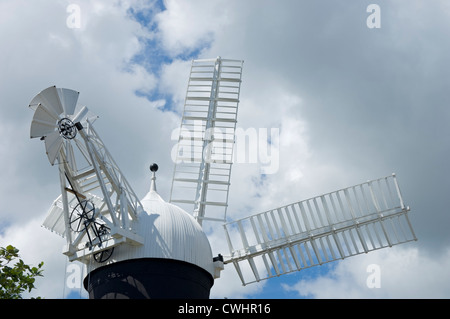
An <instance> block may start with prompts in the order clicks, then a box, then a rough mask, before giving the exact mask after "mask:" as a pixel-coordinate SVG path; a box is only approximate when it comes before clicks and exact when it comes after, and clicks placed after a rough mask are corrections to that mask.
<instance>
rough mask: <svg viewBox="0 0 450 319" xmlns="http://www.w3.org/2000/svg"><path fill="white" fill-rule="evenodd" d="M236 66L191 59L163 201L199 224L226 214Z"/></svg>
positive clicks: (221, 218) (237, 63)
mask: <svg viewBox="0 0 450 319" xmlns="http://www.w3.org/2000/svg"><path fill="white" fill-rule="evenodd" d="M242 66H243V61H240V60H229V59H222V58H220V57H218V58H216V59H208V60H194V61H192V65H191V71H190V77H189V82H188V87H187V92H186V99H185V105H184V111H183V116H182V123H181V128H180V136H179V140H178V144H177V152H176V156H175V157H176V159H175V168H174V174H173V179H172V187H171V192H170V200H169V201H170V202H172V203H176V204H179V205H180V206H184V208H186V210H187V211H192V212H193V215H194V217H195V218H196V219H197V221H198V222H199V223H200V224H201V223H202V221H203V220H219V221H225V218H226V211H227V206H228V190H229V186H230V175H231V166H232V159H233V147H234V134H235V130H236V118H237V110H238V104H239V93H240V87H241V78H242ZM206 207H208V216H206V215H205V208H206Z"/></svg>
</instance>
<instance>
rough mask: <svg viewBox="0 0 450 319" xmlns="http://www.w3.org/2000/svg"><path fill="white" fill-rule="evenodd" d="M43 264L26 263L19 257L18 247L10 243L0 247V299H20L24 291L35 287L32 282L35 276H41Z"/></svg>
mask: <svg viewBox="0 0 450 319" xmlns="http://www.w3.org/2000/svg"><path fill="white" fill-rule="evenodd" d="M17 259H18V261H17ZM14 261H15V264H14V266H12V267H11V266H10V265H11V264H12V263H13V262H14ZM43 265H44V262H41V263H40V264H39V265H38V266H37V267H31V266H29V265H26V264H25V263H24V262H23V260H22V259H20V256H19V249H17V248H15V247H13V246H11V245H9V246H7V247H6V248H3V247H0V299H22V293H23V292H24V291H26V290H28V292H30V291H31V290H32V289H33V288H35V287H34V282H35V280H36V277H38V276H42V271H43V269H41V268H42V266H43Z"/></svg>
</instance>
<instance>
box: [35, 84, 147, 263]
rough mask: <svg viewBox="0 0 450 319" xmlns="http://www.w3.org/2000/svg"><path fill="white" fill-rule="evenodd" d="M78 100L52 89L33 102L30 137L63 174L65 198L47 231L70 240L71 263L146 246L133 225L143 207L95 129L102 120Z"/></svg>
mask: <svg viewBox="0 0 450 319" xmlns="http://www.w3.org/2000/svg"><path fill="white" fill-rule="evenodd" d="M78 95H79V94H78V92H76V91H73V90H69V89H61V88H56V87H55V86H52V87H49V88H47V89H45V90H43V91H42V92H40V93H39V94H37V95H36V96H35V97H34V98H33V99H32V101H31V102H30V108H32V109H33V110H34V111H35V113H34V116H33V120H32V123H31V129H30V136H31V138H37V137H40V138H41V140H44V142H45V149H46V153H47V156H48V158H49V161H50V163H51V164H52V165H54V164H58V166H59V173H60V184H61V195H60V196H59V197H58V198H57V199H56V200H55V201H54V203H53V205H52V206H51V207H50V209H49V212H48V214H47V217H46V219H45V220H44V223H43V226H44V227H45V228H47V229H49V230H51V231H54V232H55V233H57V234H59V235H61V236H63V237H65V238H66V240H67V244H68V247H67V251H66V252H65V254H66V255H68V256H69V259H70V260H81V259H83V258H86V257H89V256H90V255H92V254H94V258H95V256H97V255H96V254H99V253H101V252H102V251H105V250H109V251H112V250H111V249H112V248H113V247H114V246H116V245H118V244H121V243H124V242H128V243H131V244H135V245H138V244H141V243H142V242H143V240H142V238H141V237H140V236H139V235H138V234H136V232H135V231H134V230H133V229H132V228H131V223H130V221H131V220H135V219H136V218H137V213H138V212H139V210H140V209H142V205H141V203H140V201H139V199H138V198H137V196H136V194H135V193H134V191H133V190H132V188H131V186H130V185H129V183H128V182H127V180H126V179H125V177H124V175H123V174H122V172H121V171H120V169H119V167H118V166H117V164H116V163H115V161H114V159H113V158H112V156H111V154H110V153H109V151H108V150H107V148H106V146H105V145H104V144H103V142H102V140H101V139H100V137H99V135H98V134H97V132H96V131H95V130H94V127H93V126H92V122H93V121H94V120H95V119H96V118H97V116H95V115H93V114H92V113H91V112H90V111H89V110H88V109H87V107H85V106H81V105H78V104H77V100H78ZM101 255H103V254H101Z"/></svg>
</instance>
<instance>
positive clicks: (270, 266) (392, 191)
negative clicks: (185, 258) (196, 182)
mask: <svg viewBox="0 0 450 319" xmlns="http://www.w3.org/2000/svg"><path fill="white" fill-rule="evenodd" d="M408 211H409V207H407V206H405V204H404V202H403V199H402V196H401V193H400V189H399V186H398V183H397V179H396V177H395V175H394V174H393V175H392V176H388V177H384V178H380V179H377V180H372V181H368V182H366V183H363V184H359V185H356V186H352V187H348V188H344V189H341V190H338V191H335V192H332V193H328V194H325V195H321V196H317V197H314V198H311V199H308V200H304V201H300V202H297V203H294V204H290V205H287V206H283V207H279V208H276V209H272V210H270V211H267V212H264V213H260V214H256V215H253V216H250V217H247V218H244V219H240V220H237V221H233V222H231V223H228V224H225V225H224V228H225V233H226V238H227V241H228V245H229V248H230V253H231V255H230V256H229V257H228V258H225V260H224V263H225V264H228V263H232V264H233V265H234V266H235V268H236V270H237V273H238V275H239V277H240V279H241V281H242V284H243V285H246V284H249V283H252V282H257V281H260V280H263V279H267V278H271V277H274V276H280V275H282V274H286V273H289V272H293V271H298V270H301V269H304V268H309V267H313V266H317V265H321V264H324V263H327V262H331V261H335V260H338V259H344V258H347V257H350V256H354V255H358V254H362V253H367V252H370V251H373V250H376V249H381V248H385V247H391V246H393V245H397V244H401V243H405V242H408V241H412V240H417V238H416V236H415V234H414V231H413V229H412V226H411V223H410V221H409V219H408V215H407V212H408ZM244 267H245V269H244ZM249 268H250V270H249ZM249 277H250V278H249Z"/></svg>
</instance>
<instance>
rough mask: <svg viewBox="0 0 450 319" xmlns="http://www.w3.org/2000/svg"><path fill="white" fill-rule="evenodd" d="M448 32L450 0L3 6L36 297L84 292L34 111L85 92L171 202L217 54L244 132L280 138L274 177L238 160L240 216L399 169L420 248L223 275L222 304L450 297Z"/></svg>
mask: <svg viewBox="0 0 450 319" xmlns="http://www.w3.org/2000/svg"><path fill="white" fill-rule="evenodd" d="M373 4H375V5H376V6H371V5H373ZM373 8H375V9H373ZM374 14H375V15H374ZM449 21H450V4H449V3H448V1H445V0H441V1H439V0H431V1H414V0H398V1H384V0H370V1H366V0H316V1H305V0H301V1H299V0H281V1H269V0H258V1H256V0H245V1H242V0H240V1H238V0H208V1H206V0H191V1H175V0H167V1H143V0H128V1H125V0H124V1H119V0H113V1H110V0H108V1H106V0H105V1H102V0H91V1H87V0H79V1H75V0H73V1H70V0H68V1H67V0H52V1H50V0H37V1H25V0H2V1H1V2H0V39H1V48H2V49H1V50H0V97H1V101H2V104H1V107H0V119H1V121H0V167H2V170H1V173H0V174H1V175H0V176H1V178H0V202H1V203H2V205H1V207H0V246H2V247H4V246H6V245H9V244H12V245H14V246H16V247H17V248H19V250H20V252H21V256H22V258H23V259H24V261H25V262H26V263H30V264H37V263H39V262H40V261H44V277H43V278H39V279H38V280H37V281H36V286H37V289H35V290H34V291H33V292H32V293H31V294H29V295H28V294H27V295H26V297H30V296H42V297H46V298H79V297H82V298H85V297H86V293H85V292H84V289H83V288H81V286H80V285H79V282H78V281H77V279H76V278H75V277H71V275H72V274H77V275H79V273H77V271H81V276H83V275H84V276H85V275H86V274H83V273H82V268H81V267H79V268H77V267H76V266H73V265H70V264H69V263H68V262H67V261H66V259H65V257H64V255H62V253H61V252H62V249H63V245H64V239H62V238H60V237H58V236H57V235H55V234H53V233H50V232H48V231H47V230H45V229H43V228H42V227H41V224H42V222H43V220H44V218H45V216H46V212H47V210H48V208H49V207H50V205H51V204H52V202H53V200H54V199H55V198H56V197H57V196H58V195H59V189H60V188H59V179H58V172H57V167H56V166H51V165H50V164H49V162H48V159H47V157H46V155H45V148H44V145H43V143H42V142H41V141H39V140H38V139H33V140H31V139H30V137H29V128H30V124H31V119H32V117H33V111H32V110H31V109H29V108H28V104H29V102H30V101H31V99H32V98H33V97H34V96H35V95H36V94H37V93H39V92H40V91H41V90H43V89H45V88H47V87H49V86H52V85H56V86H57V87H64V88H70V89H74V90H77V91H79V92H80V98H79V103H82V104H85V105H87V106H88V108H89V109H90V110H91V111H92V112H94V113H95V114H97V115H99V119H98V120H97V121H96V122H95V127H96V130H97V132H98V133H99V135H100V136H101V137H102V139H103V141H104V142H105V144H106V145H107V147H108V149H109V151H110V153H111V154H112V156H113V157H114V159H115V161H116V162H117V164H118V165H119V167H120V168H121V170H122V172H123V173H124V174H125V176H126V177H127V179H128V181H129V182H130V183H131V185H132V186H133V189H134V190H135V192H136V193H137V194H138V196H139V197H141V198H142V197H144V196H145V194H146V193H147V191H148V189H149V185H150V174H149V171H148V166H149V165H150V164H151V163H153V162H156V163H158V165H159V171H158V174H157V187H158V192H159V194H160V195H161V196H162V197H163V198H165V199H166V200H168V198H169V192H170V185H171V177H172V170H173V166H174V163H173V161H172V159H171V150H172V148H173V147H174V145H175V141H174V140H173V138H172V132H173V131H174V130H175V129H177V128H179V125H180V120H181V112H182V108H183V103H184V97H185V93H186V87H187V80H188V76H189V67H190V63H191V60H192V59H197V58H215V57H217V56H221V57H223V58H229V59H241V60H244V69H243V82H242V86H241V95H240V104H239V114H238V127H240V128H242V129H248V128H254V129H271V128H277V129H278V130H279V139H278V143H271V144H270V146H272V147H275V148H276V149H274V151H276V152H278V154H279V165H278V169H277V170H276V171H275V172H270V174H262V173H261V172H262V168H263V166H264V162H263V160H264V159H263V158H259V160H258V162H257V163H236V164H234V165H233V172H232V177H231V188H230V194H229V208H228V218H229V219H230V220H236V219H239V218H242V217H246V216H249V215H251V214H255V213H258V212H261V211H265V210H268V209H272V208H275V207H279V206H281V205H286V204H290V203H293V202H297V201H300V200H302V199H307V198H310V197H313V196H316V195H320V194H323V193H327V192H331V191H334V190H336V189H340V188H344V187H347V186H351V185H355V184H358V183H362V182H365V181H367V180H370V179H375V178H378V177H383V176H387V175H390V174H391V173H393V172H395V173H396V174H397V178H398V181H399V184H400V188H401V191H402V194H403V198H404V200H405V202H406V204H407V205H408V206H410V207H411V212H410V215H409V217H410V220H411V223H412V225H413V228H414V231H415V234H416V236H417V238H418V241H416V242H411V243H407V244H404V245H399V246H395V247H392V248H388V249H383V250H379V251H376V252H371V253H369V254H364V255H359V256H355V257H352V258H348V259H345V260H342V261H339V262H334V263H331V264H327V265H322V266H319V267H315V268H311V269H305V270H302V271H300V272H296V273H293V274H290V275H284V276H281V277H278V278H272V279H269V280H265V281H262V282H259V283H257V284H251V285H247V286H242V284H241V283H240V281H239V278H238V276H237V274H236V272H235V271H234V269H233V268H232V267H231V266H226V268H225V270H224V271H223V272H222V274H221V278H220V279H217V280H216V282H215V284H214V286H213V288H212V290H211V298H224V297H227V298H280V299H285V298H286V299H288V298H289V299H291V298H292V299H295V298H449V297H450V273H449V272H448V269H449V267H450V232H448V226H449V225H450V214H449V211H448V207H450V205H449V204H450V196H448V192H449V190H450V178H449V177H450V176H449V169H448V158H449V156H450V141H449V140H448V139H449V136H450V125H449V123H450V110H449V107H448V105H449V102H450V95H449V93H448V88H449V87H450V76H449V75H448V72H447V66H448V65H449V62H450V61H449V60H450V43H449V41H448V38H449V35H450V23H449ZM221 227H222V226H221V225H209V226H208V234H209V235H210V239H211V240H210V241H211V244H212V249H213V253H214V254H215V255H216V254H217V253H222V254H224V255H225V254H226V253H228V251H227V250H228V248H227V247H226V245H225V244H224V241H223V233H221V232H220V230H221ZM75 265H76V264H75ZM373 265H375V266H376V267H377V268H376V269H378V272H379V274H380V279H381V280H380V284H379V286H377V287H371V286H370V285H369V284H368V278H370V275H371V274H372V271H373V269H374V268H373ZM78 277H80V276H78ZM68 278H69V281H68V280H67V279H68ZM74 278H75V279H74ZM72 279H73V281H70V280H72Z"/></svg>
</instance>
